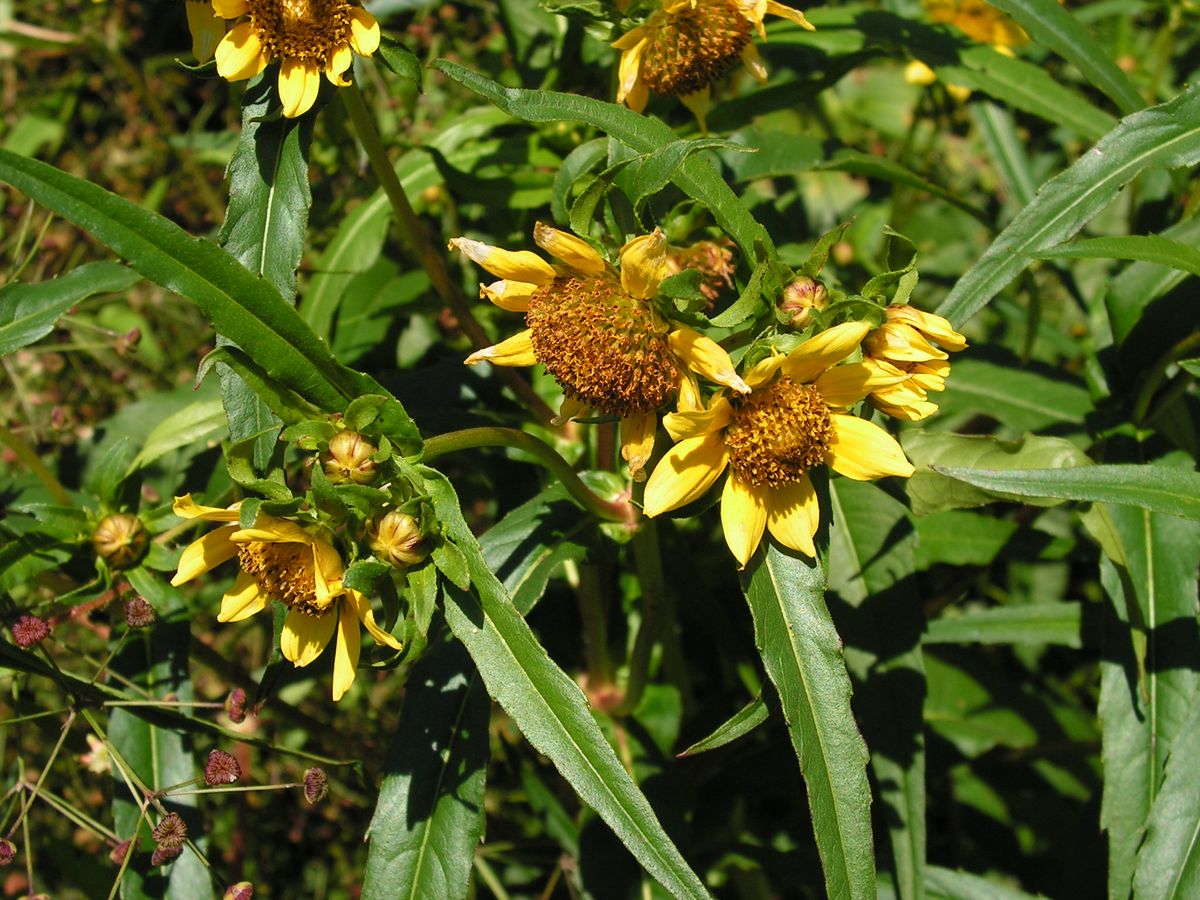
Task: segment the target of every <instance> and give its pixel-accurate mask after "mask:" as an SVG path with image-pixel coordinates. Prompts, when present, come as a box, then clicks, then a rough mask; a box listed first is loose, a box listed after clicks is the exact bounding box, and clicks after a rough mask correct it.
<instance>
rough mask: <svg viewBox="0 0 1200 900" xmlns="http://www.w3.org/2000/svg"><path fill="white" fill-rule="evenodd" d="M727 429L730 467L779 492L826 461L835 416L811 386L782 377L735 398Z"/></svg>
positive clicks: (818, 392)
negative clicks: (779, 489) (758, 389)
mask: <svg viewBox="0 0 1200 900" xmlns="http://www.w3.org/2000/svg"><path fill="white" fill-rule="evenodd" d="M731 403H732V404H733V410H734V411H733V420H732V422H731V423H730V424H729V426H728V427H727V428H726V429H725V446H726V447H727V448H728V450H729V465H730V466H731V467H732V468H733V471H734V473H736V474H737V476H738V478H740V479H742V480H743V481H746V482H749V483H750V484H753V485H755V486H759V487H762V486H765V487H780V486H782V485H785V484H790V483H791V482H794V481H798V480H799V479H800V478H801V476H803V475H804V474H805V473H806V472H808V470H809V469H811V468H812V467H813V466H815V465H817V464H818V463H820V462H822V461H823V460H824V459H825V454H826V452H827V451H828V449H829V444H830V443H831V442H832V440H833V417H832V416H831V415H830V412H829V405H828V404H827V403H826V402H825V398H824V397H822V396H821V392H820V391H818V390H817V389H816V388H815V387H814V386H813V385H811V384H796V383H795V382H794V381H792V379H790V378H787V377H784V378H780V379H779V380H778V381H776V382H775V383H774V384H772V385H771V386H770V387H768V388H766V389H764V390H760V391H755V392H754V393H753V394H750V395H749V396H747V397H736V398H734V399H733V400H731Z"/></svg>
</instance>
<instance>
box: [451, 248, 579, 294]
mask: <svg viewBox="0 0 1200 900" xmlns="http://www.w3.org/2000/svg"><path fill="white" fill-rule="evenodd" d="M449 246H450V249H451V250H459V251H461V252H462V253H463V254H464V255H466V257H467V258H468V259H470V260H471V261H472V262H475V263H477V264H479V265H481V266H483V267H484V268H485V269H487V270H488V271H489V272H491V273H492V274H493V275H495V276H496V277H497V278H504V279H511V280H513V281H524V282H527V283H529V284H536V285H543V284H549V283H550V282H551V281H553V280H554V276H555V275H556V274H557V273H556V272H555V271H554V266H552V265H550V263H548V262H546V261H545V260H544V259H542V258H541V257H540V256H538V255H537V254H536V253H534V252H533V251H531V250H502V249H501V248H499V247H490V246H488V245H487V244H484V243H482V242H481V241H473V240H471V239H470V238H461V237H459V238H451V239H450V244H449Z"/></svg>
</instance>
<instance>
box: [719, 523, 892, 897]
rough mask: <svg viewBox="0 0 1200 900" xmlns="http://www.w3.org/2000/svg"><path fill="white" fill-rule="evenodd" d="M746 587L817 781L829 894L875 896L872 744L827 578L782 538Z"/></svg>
mask: <svg viewBox="0 0 1200 900" xmlns="http://www.w3.org/2000/svg"><path fill="white" fill-rule="evenodd" d="M742 590H743V591H744V592H745V595H746V601H747V602H748V603H749V604H750V613H751V615H752V616H753V618H754V635H755V643H756V644H757V645H758V648H759V652H760V653H761V654H762V659H763V664H764V665H765V666H766V669H767V675H768V676H770V678H771V681H772V683H773V684H774V685H775V690H776V691H778V693H779V699H780V703H781V705H782V707H783V716H784V721H786V722H787V725H788V734H789V735H790V736H791V739H792V745H793V746H794V747H795V750H796V756H797V757H798V758H799V760H800V771H801V773H802V774H803V776H804V783H805V785H806V787H807V788H808V805H809V809H810V811H811V812H812V819H813V831H814V832H815V834H816V839H817V849H818V850H819V851H820V854H821V863H822V865H823V866H824V869H825V890H826V893H827V894H828V895H829V896H830V897H848V898H859V897H873V896H874V895H875V852H874V847H873V845H872V838H871V788H870V786H869V785H868V783H867V748H866V746H865V745H864V744H863V739H862V735H860V734H859V733H858V728H857V727H856V726H855V724H854V714H853V712H852V711H851V709H850V678H849V676H848V675H847V674H846V663H845V660H844V659H843V658H842V645H841V641H840V640H839V638H838V634H837V631H836V630H835V629H834V627H833V621H832V619H831V618H830V616H829V610H828V609H827V608H826V606H825V600H824V598H823V594H824V591H825V578H824V575H823V573H822V571H821V568H820V566H818V565H815V564H813V563H811V562H808V561H805V560H802V559H800V558H799V557H797V556H793V555H791V554H789V553H786V552H784V551H781V550H780V549H778V548H777V547H776V546H775V545H774V544H773V543H772V544H769V545H768V546H767V548H766V550H765V551H763V552H760V553H758V554H757V555H756V556H755V557H754V559H753V560H752V561H751V563H750V568H749V569H748V570H747V572H746V574H745V575H744V576H743V579H742Z"/></svg>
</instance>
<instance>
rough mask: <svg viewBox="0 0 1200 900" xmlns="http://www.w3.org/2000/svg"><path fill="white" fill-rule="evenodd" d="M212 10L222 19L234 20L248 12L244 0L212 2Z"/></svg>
mask: <svg viewBox="0 0 1200 900" xmlns="http://www.w3.org/2000/svg"><path fill="white" fill-rule="evenodd" d="M212 10H213V12H214V13H216V15H218V16H220V17H221V18H222V19H236V18H238V17H240V16H244V15H245V14H246V13H248V12H249V11H250V4H249V3H247V2H246V0H212Z"/></svg>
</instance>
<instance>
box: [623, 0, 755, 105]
mask: <svg viewBox="0 0 1200 900" xmlns="http://www.w3.org/2000/svg"><path fill="white" fill-rule="evenodd" d="M646 32H647V33H646V49H645V51H644V52H643V54H642V64H641V69H640V72H641V77H642V81H644V82H645V84H646V87H648V88H649V89H650V90H652V91H654V92H655V93H656V94H669V95H673V96H686V95H687V94H694V93H695V92H696V91H699V90H703V89H704V88H706V87H708V86H709V85H710V84H712V83H713V82H714V81H716V80H717V79H718V78H719V77H720V76H722V75H724V74H725V71H726V70H727V69H728V68H729V67H730V66H731V65H733V64H734V63H735V62H737V61H738V59H739V57H740V56H741V53H742V49H743V48H744V47H745V46H746V44H748V43H749V42H750V21H749V20H748V19H747V18H746V17H745V16H744V15H743V14H742V12H741V11H740V10H739V9H738V7H737V6H736V5H735V4H734V3H733V2H731V0H699V2H698V3H697V4H696V5H695V7H692V6H684V7H683V8H682V9H680V10H679V11H678V12H673V13H667V12H662V11H660V12H656V13H655V14H654V15H653V16H651V17H650V19H649V20H648V21H647V22H646Z"/></svg>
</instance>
